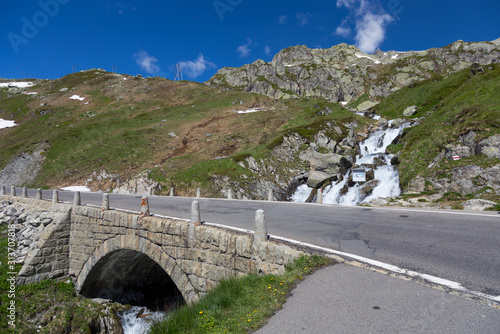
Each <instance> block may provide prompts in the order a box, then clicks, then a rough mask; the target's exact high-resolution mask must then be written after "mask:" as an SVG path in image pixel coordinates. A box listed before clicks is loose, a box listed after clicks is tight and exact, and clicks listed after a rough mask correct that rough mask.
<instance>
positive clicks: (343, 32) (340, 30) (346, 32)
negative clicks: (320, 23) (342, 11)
mask: <svg viewBox="0 0 500 334" xmlns="http://www.w3.org/2000/svg"><path fill="white" fill-rule="evenodd" d="M335 35H339V36H342V37H344V38H347V37H349V36H350V35H351V28H350V27H349V26H348V25H347V20H344V21H342V24H341V25H339V26H338V27H337V29H336V30H335Z"/></svg>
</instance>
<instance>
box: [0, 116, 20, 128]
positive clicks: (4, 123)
mask: <svg viewBox="0 0 500 334" xmlns="http://www.w3.org/2000/svg"><path fill="white" fill-rule="evenodd" d="M16 125H17V124H16V123H15V122H14V121H8V120H5V119H2V118H0V129H3V128H11V127H13V126H16Z"/></svg>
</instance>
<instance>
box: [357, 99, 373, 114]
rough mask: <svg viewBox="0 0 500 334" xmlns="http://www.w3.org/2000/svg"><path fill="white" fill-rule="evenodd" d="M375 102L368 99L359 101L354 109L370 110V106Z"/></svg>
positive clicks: (360, 110)
mask: <svg viewBox="0 0 500 334" xmlns="http://www.w3.org/2000/svg"><path fill="white" fill-rule="evenodd" d="M377 104H378V102H374V101H369V100H368V101H365V102H363V103H361V104H360V105H359V106H358V107H357V108H356V109H357V110H358V111H359V112H363V111H367V110H370V109H371V108H373V107H375V106H376V105H377Z"/></svg>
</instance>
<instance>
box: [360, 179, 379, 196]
mask: <svg viewBox="0 0 500 334" xmlns="http://www.w3.org/2000/svg"><path fill="white" fill-rule="evenodd" d="M379 183H380V181H379V180H371V181H368V182H366V183H365V184H363V186H361V189H360V190H359V192H360V193H361V194H362V195H363V198H364V197H367V196H368V195H370V194H371V193H372V192H373V189H375V188H376V187H377V186H378V185H379Z"/></svg>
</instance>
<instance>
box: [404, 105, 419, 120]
mask: <svg viewBox="0 0 500 334" xmlns="http://www.w3.org/2000/svg"><path fill="white" fill-rule="evenodd" d="M416 113H417V106H409V107H407V108H406V109H405V110H404V111H403V116H404V117H410V116H413V115H415V114H416Z"/></svg>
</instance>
